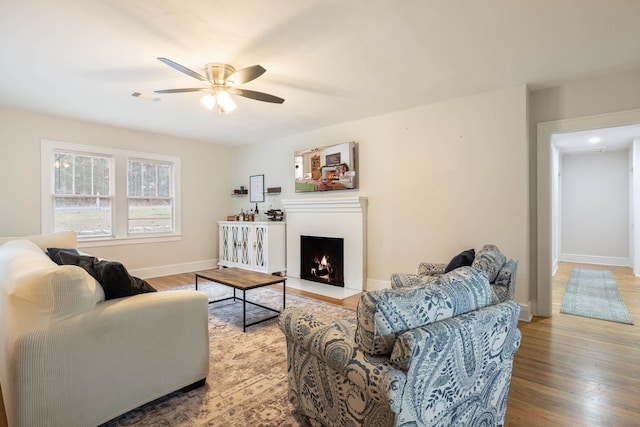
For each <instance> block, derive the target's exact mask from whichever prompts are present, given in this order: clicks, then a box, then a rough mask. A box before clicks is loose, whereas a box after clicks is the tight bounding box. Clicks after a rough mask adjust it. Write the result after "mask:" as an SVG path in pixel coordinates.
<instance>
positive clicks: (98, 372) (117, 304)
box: [3, 291, 209, 426]
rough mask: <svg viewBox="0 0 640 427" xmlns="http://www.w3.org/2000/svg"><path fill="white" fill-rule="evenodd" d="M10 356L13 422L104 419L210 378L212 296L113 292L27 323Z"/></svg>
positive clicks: (9, 398)
mask: <svg viewBox="0 0 640 427" xmlns="http://www.w3.org/2000/svg"><path fill="white" fill-rule="evenodd" d="M8 356H9V357H10V358H11V360H10V361H9V364H10V366H13V368H12V369H11V370H9V372H8V377H9V378H8V379H9V382H8V384H6V383H5V384H3V386H5V385H6V386H7V387H3V392H4V394H5V399H6V400H5V402H6V403H7V408H6V410H7V414H8V416H9V424H10V425H52V426H53V425H98V424H101V423H103V422H106V421H108V420H110V419H111V418H113V417H115V416H117V415H120V414H122V413H124V412H126V411H128V410H130V409H133V408H136V407H138V406H140V405H142V404H144V403H146V402H149V401H151V400H154V399H156V398H158V397H161V396H164V395H166V394H168V393H170V392H172V391H175V390H178V389H180V388H182V387H185V386H188V385H191V384H193V383H195V382H197V381H199V380H202V379H203V378H206V376H207V373H208V371H209V335H208V300H207V296H206V295H205V294H204V293H202V292H195V291H164V292H153V293H147V294H140V295H135V296H131V297H127V298H119V299H114V300H110V301H107V302H104V303H101V304H98V305H96V306H95V308H94V309H92V310H89V311H86V312H82V313H79V314H77V315H75V316H72V317H68V318H65V319H62V320H60V321H55V322H51V323H50V324H48V325H46V326H44V327H40V328H38V329H34V330H28V331H24V332H23V334H22V335H21V336H19V337H17V340H16V341H15V347H14V349H13V352H10V353H9V354H8ZM18 383H19V384H20V386H19V387H16V385H17V384H18ZM7 390H12V394H11V396H7V394H8V393H7ZM79 408H82V410H79Z"/></svg>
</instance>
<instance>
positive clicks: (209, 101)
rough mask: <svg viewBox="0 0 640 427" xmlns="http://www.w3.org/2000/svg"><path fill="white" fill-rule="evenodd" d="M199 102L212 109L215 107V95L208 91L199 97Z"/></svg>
mask: <svg viewBox="0 0 640 427" xmlns="http://www.w3.org/2000/svg"><path fill="white" fill-rule="evenodd" d="M200 102H201V103H202V105H204V106H205V107H207V108H208V109H209V110H213V107H215V105H216V98H215V96H213V95H211V94H210V93H208V94H206V95H205V96H203V97H202V98H201V99H200Z"/></svg>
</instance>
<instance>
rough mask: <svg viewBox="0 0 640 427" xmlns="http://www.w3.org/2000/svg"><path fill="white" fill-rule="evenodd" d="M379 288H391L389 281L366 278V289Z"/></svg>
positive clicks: (373, 289) (377, 289) (375, 289)
mask: <svg viewBox="0 0 640 427" xmlns="http://www.w3.org/2000/svg"><path fill="white" fill-rule="evenodd" d="M380 289H391V282H389V281H388V280H375V279H367V291H379V290H380Z"/></svg>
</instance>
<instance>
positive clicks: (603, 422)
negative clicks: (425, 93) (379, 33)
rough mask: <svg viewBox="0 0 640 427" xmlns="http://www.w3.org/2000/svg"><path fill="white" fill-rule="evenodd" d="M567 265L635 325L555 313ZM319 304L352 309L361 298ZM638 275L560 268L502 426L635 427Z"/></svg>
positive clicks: (170, 282)
mask: <svg viewBox="0 0 640 427" xmlns="http://www.w3.org/2000/svg"><path fill="white" fill-rule="evenodd" d="M573 267H582V268H602V269H608V270H611V271H612V272H613V274H614V277H615V279H616V282H617V283H618V289H619V291H620V295H621V296H622V299H623V301H624V303H625V305H626V307H627V310H628V311H629V314H630V315H631V318H632V319H633V321H634V322H635V323H636V324H635V325H625V324H621V323H615V322H609V321H605V320H598V319H589V318H586V317H580V316H572V315H568V314H562V313H560V305H561V302H562V296H563V295H564V288H565V286H566V283H567V280H568V278H569V273H570V271H571V268H573ZM148 281H149V283H151V285H152V286H154V287H155V288H156V289H159V290H162V289H168V288H173V287H177V286H185V285H192V284H193V283H194V279H193V274H190V273H186V274H178V275H174V276H166V277H161V278H155V279H148ZM287 292H292V293H299V294H303V295H306V296H309V297H314V298H318V299H322V300H323V301H327V302H332V303H334V304H338V305H342V306H346V307H350V308H353V309H355V308H356V305H357V303H358V298H359V296H358V295H356V296H354V297H351V298H348V299H345V300H334V299H331V298H320V297H318V296H317V295H312V294H307V293H304V292H302V291H298V290H295V289H290V290H287ZM639 322H640V278H636V277H635V276H633V274H632V272H631V269H629V268H621V267H608V266H607V267H603V266H595V265H585V264H569V263H562V264H561V265H560V266H559V268H558V271H557V273H556V274H555V276H554V278H553V317H551V318H543V317H535V318H534V319H533V321H532V322H520V323H519V328H520V331H521V332H522V344H521V345H520V349H519V350H518V352H517V353H516V357H515V361H514V367H513V375H512V379H511V388H510V391H509V403H508V407H507V416H506V421H505V425H506V426H525V427H526V426H532V427H533V426H535V427H540V426H572V427H573V426H616V427H619V426H640V326H639Z"/></svg>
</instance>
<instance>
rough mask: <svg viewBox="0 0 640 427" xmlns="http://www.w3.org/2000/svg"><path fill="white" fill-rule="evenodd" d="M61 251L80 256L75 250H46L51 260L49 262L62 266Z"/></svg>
mask: <svg viewBox="0 0 640 427" xmlns="http://www.w3.org/2000/svg"><path fill="white" fill-rule="evenodd" d="M61 251H64V252H71V253H72V254H76V255H80V252H78V250H77V249H76V248H47V255H48V256H49V258H51V261H53V262H55V263H56V264H58V265H62V260H61V259H60V252H61Z"/></svg>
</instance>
